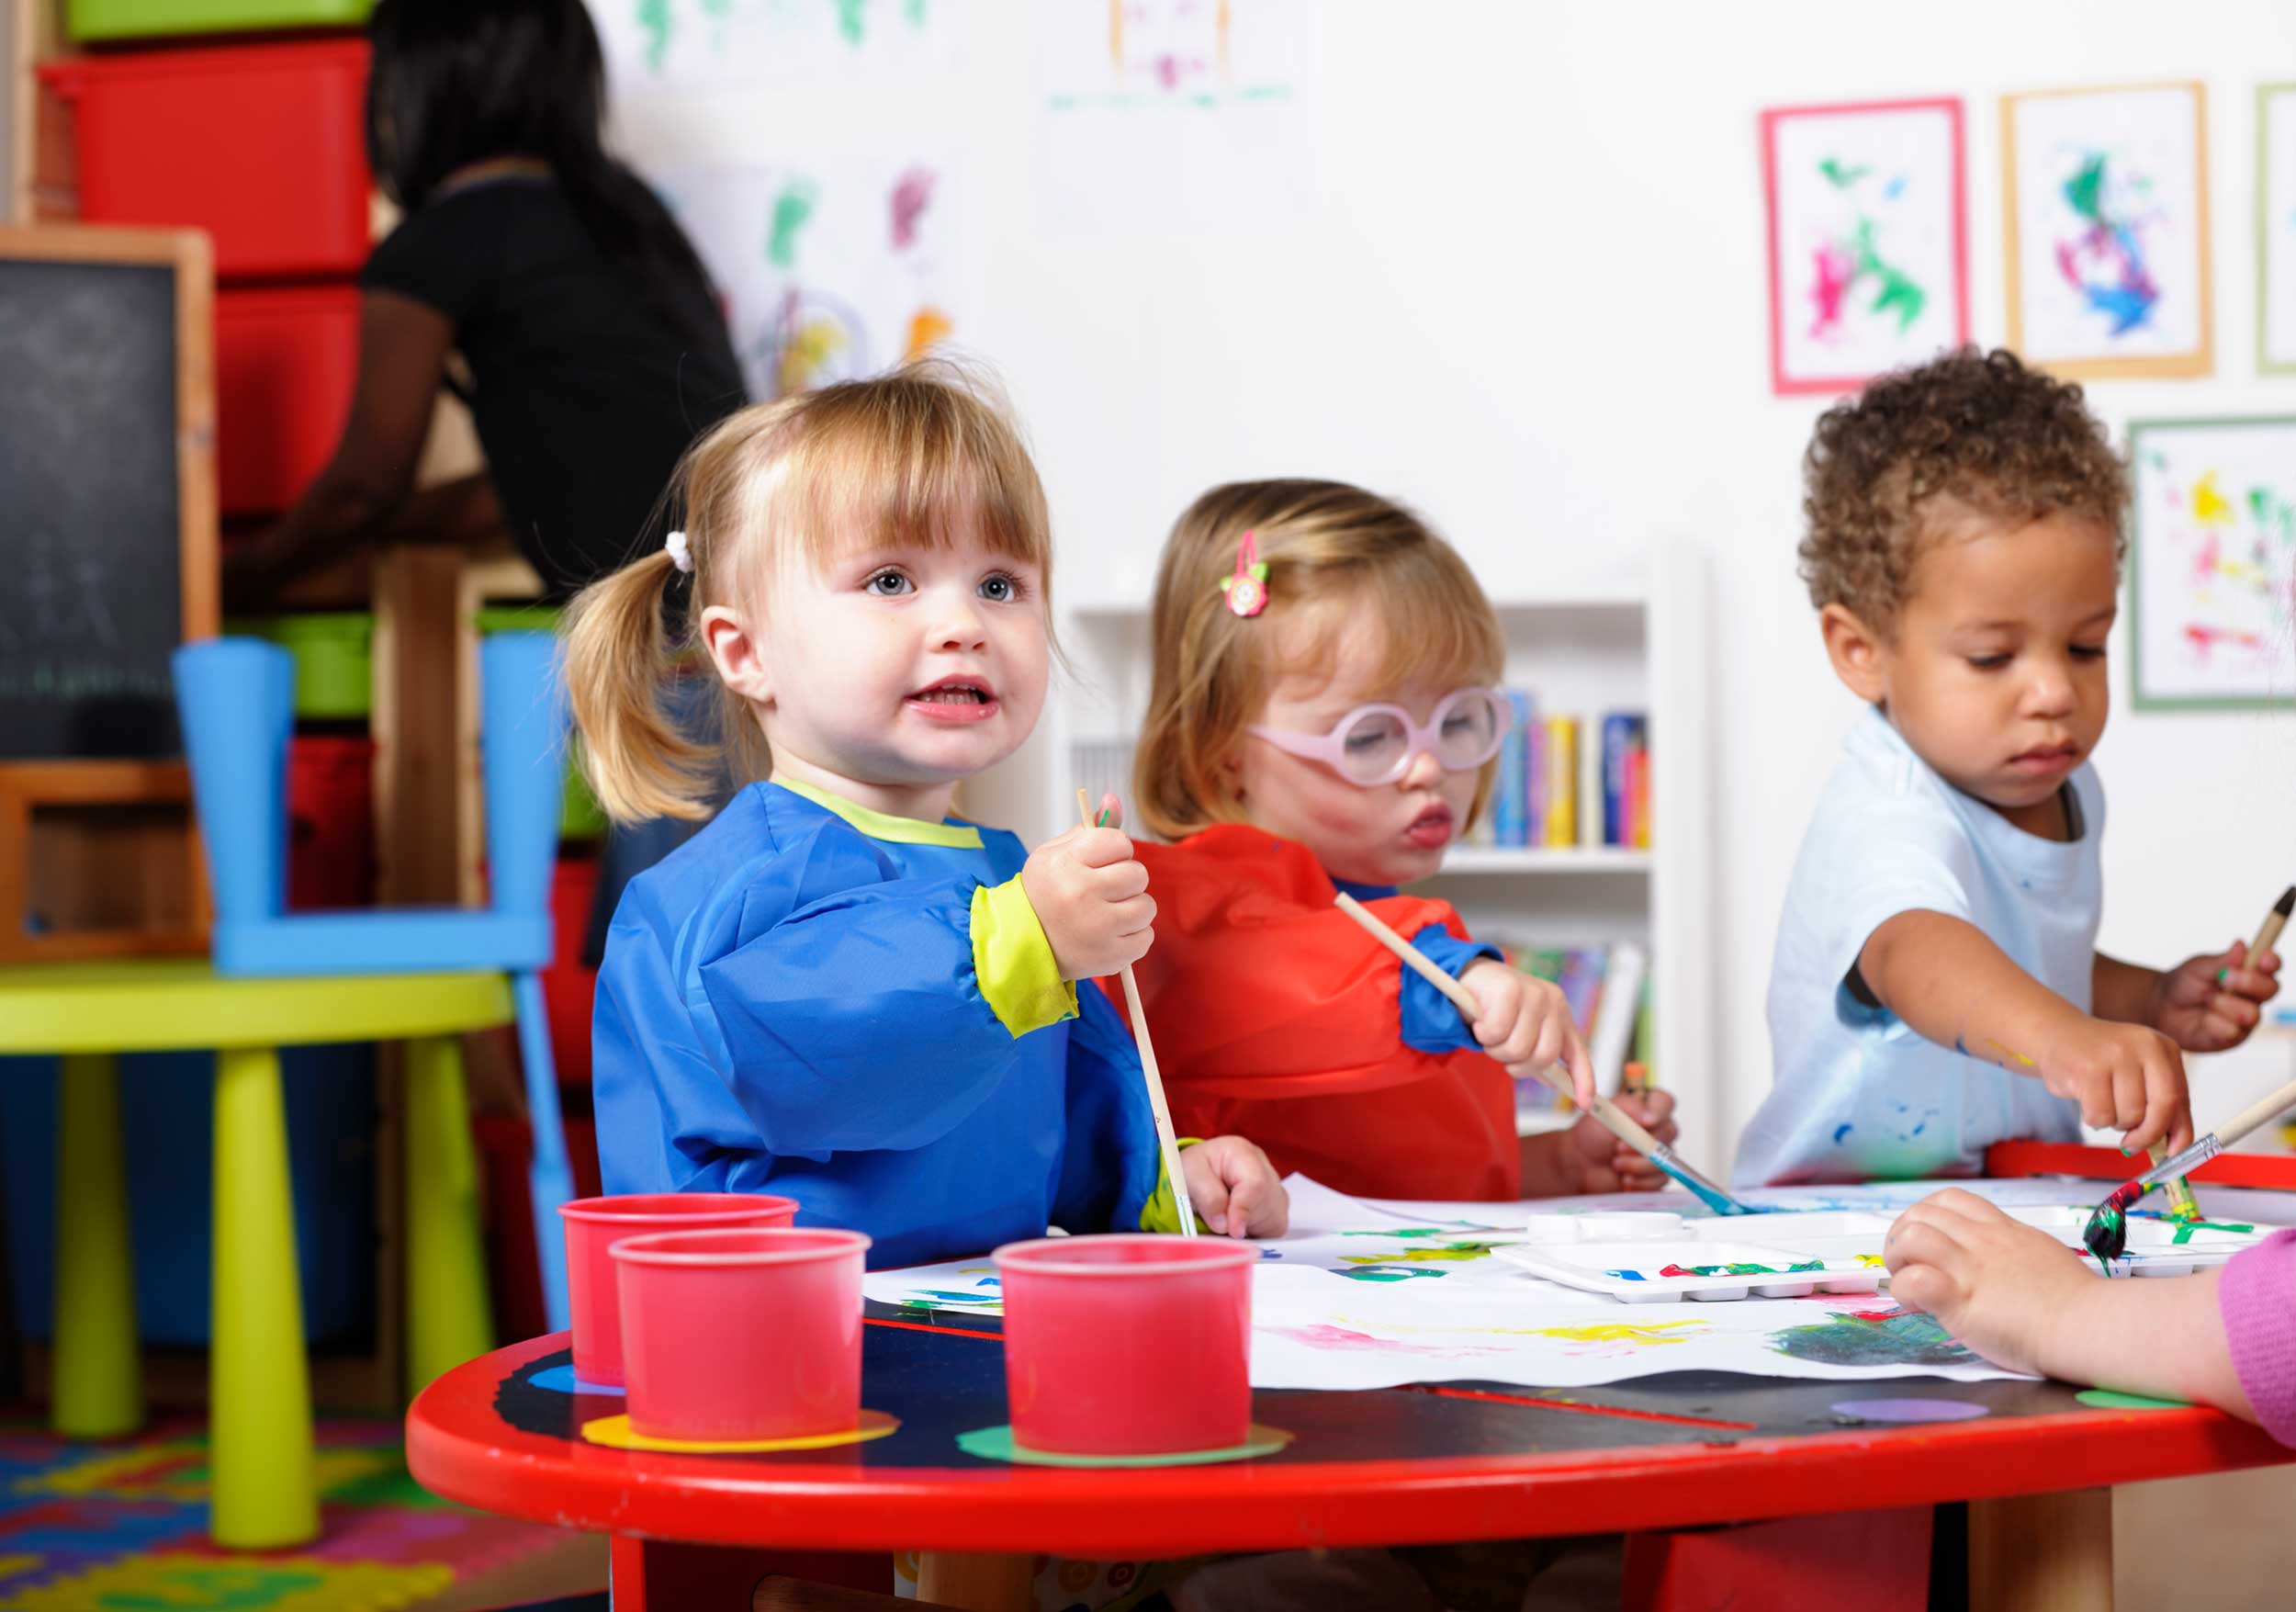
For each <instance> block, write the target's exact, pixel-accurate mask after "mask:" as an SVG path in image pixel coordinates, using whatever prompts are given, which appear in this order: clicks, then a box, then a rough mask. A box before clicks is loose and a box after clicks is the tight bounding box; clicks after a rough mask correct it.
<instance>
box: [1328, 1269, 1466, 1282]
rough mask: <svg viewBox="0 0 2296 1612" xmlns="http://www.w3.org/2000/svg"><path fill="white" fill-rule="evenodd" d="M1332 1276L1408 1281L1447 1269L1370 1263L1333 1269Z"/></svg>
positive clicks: (1445, 1272)
mask: <svg viewBox="0 0 2296 1612" xmlns="http://www.w3.org/2000/svg"><path fill="white" fill-rule="evenodd" d="M1332 1274H1333V1275H1334V1276H1344V1277H1345V1278H1346V1279H1348V1280H1349V1281H1409V1280H1411V1279H1412V1278H1413V1277H1415V1276H1424V1277H1441V1276H1446V1275H1448V1274H1449V1272H1447V1271H1441V1270H1428V1269H1425V1268H1422V1267H1419V1266H1409V1265H1406V1266H1392V1265H1372V1266H1366V1267H1362V1268H1357V1269H1355V1270H1335V1271H1334V1272H1332Z"/></svg>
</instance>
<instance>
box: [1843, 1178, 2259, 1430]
mask: <svg viewBox="0 0 2296 1612" xmlns="http://www.w3.org/2000/svg"><path fill="white" fill-rule="evenodd" d="M1885 1257H1886V1258H1887V1261H1888V1264H1889V1268H1890V1271H1891V1281H1890V1292H1891V1294H1892V1295H1893V1296H1894V1297H1895V1298H1896V1300H1897V1301H1898V1302H1900V1303H1902V1304H1904V1305H1906V1306H1907V1307H1908V1308H1909V1309H1914V1310H1926V1311H1928V1312H1929V1313H1930V1314H1932V1315H1934V1316H1936V1317H1937V1318H1938V1320H1940V1321H1941V1322H1942V1323H1944V1325H1945V1327H1946V1329H1947V1330H1948V1331H1949V1332H1951V1333H1952V1334H1953V1336H1955V1337H1956V1338H1959V1339H1960V1340H1961V1341H1962V1342H1963V1343H1964V1344H1967V1345H1968V1346H1969V1347H1971V1348H1973V1349H1975V1350H1976V1351H1977V1352H1978V1353H1979V1354H1981V1355H1983V1356H1984V1357H1985V1358H1986V1359H1988V1360H1991V1361H1993V1362H1994V1363H1995V1364H1996V1365H2000V1366H2007V1367H2009V1369H2010V1370H2015V1371H2038V1372H2041V1373H2043V1374H2044V1375H2046V1376H2050V1377H2061V1378H2063V1379H2065V1381H2069V1382H2092V1383H2096V1384H2098V1385H2099V1386H2101V1387H2105V1388H2118V1389H2122V1390H2124V1391H2126V1392H2131V1393H2144V1394H2151V1395H2153V1396H2154V1397H2155V1398H2157V1399H2182V1400H2193V1401H2197V1402H2199V1403H2202V1404H2212V1405H2217V1406H2220V1407H2222V1408H2223V1409H2224V1410H2227V1411H2230V1412H2231V1413H2232V1414H2233V1415H2236V1416H2245V1417H2246V1418H2247V1419H2248V1420H2249V1421H2252V1422H2253V1421H2255V1420H2256V1419H2257V1413H2256V1408H2255V1407H2254V1406H2253V1405H2251V1404H2250V1403H2248V1395H2247V1393H2246V1392H2245V1390H2244V1389H2242V1387H2241V1386H2240V1375H2239V1373H2238V1372H2237V1371H2236V1370H2234V1367H2233V1358H2232V1346H2231V1345H2230V1344H2228V1343H2227V1342H2226V1341H2225V1337H2224V1324H2223V1313H2222V1312H2221V1311H2220V1310H2219V1309H2218V1308H2217V1286H2218V1284H2219V1283H2220V1282H2221V1281H2222V1280H2223V1272H2222V1271H2216V1270H2210V1271H2203V1272H2201V1273H2200V1274H2199V1275H2197V1276H2179V1277H2170V1278H2167V1279H2163V1280H2155V1281H2106V1280H2103V1279H2100V1278H2099V1276H2098V1275H2097V1273H2096V1271H2095V1270H2094V1269H2093V1268H2090V1267H2089V1266H2088V1265H2086V1264H2085V1263H2084V1262H2083V1261H2082V1259H2081V1257H2080V1256H2078V1255H2077V1254H2075V1253H2073V1252H2072V1251H2071V1250H2070V1249H2068V1248H2066V1247H2065V1246H2063V1245H2062V1244H2060V1243H2059V1242H2058V1241H2057V1240H2056V1239H2055V1238H2054V1237H2053V1236H2051V1235H2050V1234H2048V1233H2046V1232H2043V1231H2039V1230H2036V1229H2035V1228H2034V1227H2032V1226H2028V1225H2022V1224H2020V1223H2018V1222H2016V1221H2013V1220H2011V1219H2009V1216H2008V1215H2006V1214H2004V1213H2002V1212H2001V1211H1999V1210H1998V1209H1996V1208H1995V1207H1994V1206H1993V1205H1992V1204H1990V1203H1987V1202H1986V1201H1985V1200H1984V1199H1982V1198H1978V1197H1976V1196H1975V1194H1973V1193H1969V1192H1964V1191H1963V1190H1962V1189H1959V1188H1955V1187H1949V1188H1947V1189H1945V1190H1943V1191H1941V1192H1938V1193H1935V1194H1933V1195H1932V1196H1930V1197H1928V1198H1924V1199H1923V1200H1922V1201H1920V1202H1919V1203H1917V1204H1915V1205H1914V1206H1913V1207H1912V1208H1911V1209H1908V1210H1907V1211H1906V1212H1905V1213H1903V1214H1902V1215H1899V1216H1898V1217H1897V1222H1896V1224H1895V1225H1893V1226H1892V1227H1891V1228H1890V1231H1889V1237H1888V1243H1887V1246H1886V1248H1885Z"/></svg>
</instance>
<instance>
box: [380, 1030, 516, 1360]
mask: <svg viewBox="0 0 2296 1612" xmlns="http://www.w3.org/2000/svg"><path fill="white" fill-rule="evenodd" d="M406 1110H407V1122H406V1153H405V1156H404V1158H403V1159H402V1160H401V1161H400V1166H401V1168H402V1169H403V1170H404V1172H405V1180H406V1201H407V1390H408V1392H409V1393H410V1394H414V1393H419V1392H422V1390H423V1389H424V1388H425V1387H427V1386H429V1384H430V1383H431V1382H432V1381H433V1380H434V1379H436V1378H437V1377H438V1376H440V1375H441V1374H442V1373H444V1372H446V1371H449V1370H453V1369H454V1368H455V1367H456V1366H459V1365H461V1364H462V1363H463V1362H464V1361H465V1360H469V1359H475V1358H478V1356H480V1355H483V1354H485V1353H486V1352H487V1350H489V1349H490V1348H492V1347H494V1328H493V1325H492V1323H491V1322H490V1320H489V1318H488V1313H487V1278H486V1260H485V1255H484V1252H483V1250H482V1248H481V1246H480V1244H479V1238H478V1156H477V1154H476V1153H475V1151H474V1150H473V1148H472V1146H471V1142H470V1105H469V1101H468V1099H467V1097H466V1095H465V1093H464V1089H463V1072H462V1045H461V1043H459V1042H457V1041H456V1039H455V1038H454V1037H452V1036H429V1037H425V1038H423V1039H422V1040H420V1041H413V1042H410V1043H407V1077H406Z"/></svg>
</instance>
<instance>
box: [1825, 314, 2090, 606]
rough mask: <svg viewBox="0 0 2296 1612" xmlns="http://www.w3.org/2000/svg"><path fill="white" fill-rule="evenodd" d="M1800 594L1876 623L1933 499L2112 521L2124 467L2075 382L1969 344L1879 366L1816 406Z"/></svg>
mask: <svg viewBox="0 0 2296 1612" xmlns="http://www.w3.org/2000/svg"><path fill="white" fill-rule="evenodd" d="M1802 492H1803V496H1802V513H1803V515H1804V518H1805V519H1806V521H1807V522H1808V528H1809V529H1808V531H1807V533H1806V535H1804V536H1803V538H1802V544H1801V548H1800V551H1799V552H1800V555H1801V574H1802V581H1804V582H1806V583H1807V584H1808V586H1809V596H1810V603H1812V604H1815V605H1817V606H1818V607H1819V608H1820V609H1823V608H1824V607H1825V606H1827V605H1829V604H1843V605H1847V606H1848V607H1849V608H1850V609H1851V611H1852V612H1854V613H1855V614H1857V616H1858V617H1859V619H1860V620H1862V621H1863V622H1864V623H1865V624H1866V625H1867V626H1871V627H1873V628H1874V629H1876V630H1877V631H1885V630H1886V629H1887V628H1888V627H1889V626H1891V625H1892V624H1894V623H1895V622H1896V617H1897V613H1898V611H1899V610H1900V609H1901V608H1902V607H1903V606H1904V604H1905V603H1906V601H1907V599H1908V597H1910V595H1911V592H1912V580H1913V572H1914V566H1915V564H1916V562H1918V561H1919V558H1920V557H1921V555H1922V553H1923V551H1924V550H1925V549H1927V548H1928V547H1931V546H1932V545H1934V544H1935V543H1936V542H1937V541H1939V540H1940V539H1941V537H1942V536H1943V535H1944V533H1943V532H1942V531H1941V529H1940V528H1941V525H1942V524H1943V523H1941V522H1939V521H1937V520H1935V519H1931V518H1929V517H1930V516H1931V515H1933V514H1935V513H1940V512H1938V511H1937V510H1936V509H1935V508H1934V506H1935V504H1936V502H1937V501H1939V500H1941V499H1942V500H1947V501H1950V502H1952V503H1953V504H1957V505H1959V506H1961V508H1962V509H1963V510H1965V511H1968V512H1972V513H1975V514H1978V515H1980V516H1985V517H1990V518H1993V519H2003V518H2007V519H2013V520H2019V521H2030V520H2040V519H2042V518H2043V517H2046V516H2049V515H2070V516H2074V517H2076V518H2078V519H2083V520H2089V521H2094V522H2095V523H2096V524H2098V525H2099V526H2102V527H2104V528H2106V529H2107V530H2109V531H2110V532H2112V533H2113V534H2114V535H2115V537H2116V540H2117V542H2118V545H2119V547H2120V549H2121V550H2122V551H2125V550H2126V547H2127V540H2126V538H2125V537H2123V536H2122V535H2121V514H2122V509H2123V508H2124V507H2125V506H2126V505H2127V503H2128V500H2129V479H2128V471H2127V468H2126V467H2125V466H2123V465H2122V461H2121V457H2120V456H2119V455H2117V454H2115V453H2114V452H2113V450H2112V446H2111V444H2110V442H2108V441H2107V440H2106V436H2105V431H2104V427H2103V426H2102V425H2101V424H2099V423H2098V420H2097V417H2096V416H2095V415H2094V414H2091V413H2090V412H2089V411H2088V407H2087V405H2086V404H2085V403H2083V401H2082V400H2081V389H2080V388H2079V387H2077V386H2075V385H2074V384H2073V383H2072V382H2070V381H2063V380H2057V379H2055V378H2053V377H2051V376H2047V375H2044V374H2043V373H2042V372H2041V371H2040V370H2037V369H2031V368H2028V367H2027V366H2025V365H2024V364H2023V363H2022V362H2021V361H2020V360H2019V358H2018V356H2017V355H2016V354H2014V353H2010V352H2008V351H2005V350H2002V349H1999V348H1997V349H1995V350H1994V351H1993V352H1990V353H1980V352H1978V351H1977V350H1976V349H1975V347H1964V348H1962V349H1961V350H1960V351H1958V352H1954V353H1948V354H1946V355H1944V356H1942V357H1940V358H1935V359H1932V360H1930V362H1929V363H1927V364H1924V365H1920V366H1918V367H1916V368H1912V369H1902V370H1898V371H1897V372H1896V373H1895V374H1891V375H1885V376H1883V377H1882V378H1880V379H1878V380H1876V381H1874V382H1873V383H1872V384H1871V385H1870V386H1868V387H1867V388H1866V389H1864V390H1863V391H1862V392H1860V393H1859V394H1858V395H1857V396H1856V397H1854V398H1851V399H1850V400H1847V401H1844V402H1840V403H1837V404H1835V405H1834V406H1833V407H1832V408H1830V409H1829V410H1827V411H1826V412H1825V413H1824V414H1823V415H1821V416H1819V418H1818V429H1817V430H1816V431H1815V432H1814V433H1812V434H1811V436H1810V445H1809V451H1808V452H1807V453H1806V454H1805V455H1804V456H1803V457H1802Z"/></svg>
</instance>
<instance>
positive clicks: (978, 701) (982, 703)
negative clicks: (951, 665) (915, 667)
mask: <svg viewBox="0 0 2296 1612" xmlns="http://www.w3.org/2000/svg"><path fill="white" fill-rule="evenodd" d="M905 703H906V705H907V706H908V708H909V709H910V710H912V711H914V712H916V713H917V715H918V716H922V717H924V718H925V719H926V720H928V721H929V722H985V721H987V720H988V718H990V717H991V716H995V715H996V693H994V692H993V691H992V690H991V689H990V688H989V686H988V684H987V683H986V682H984V681H983V680H982V679H980V678H977V677H944V678H942V679H941V680H940V682H933V683H928V684H926V686H925V687H923V688H921V689H918V690H917V692H916V693H913V694H911V695H910V696H909V697H908V699H907V700H906V702H905Z"/></svg>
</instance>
